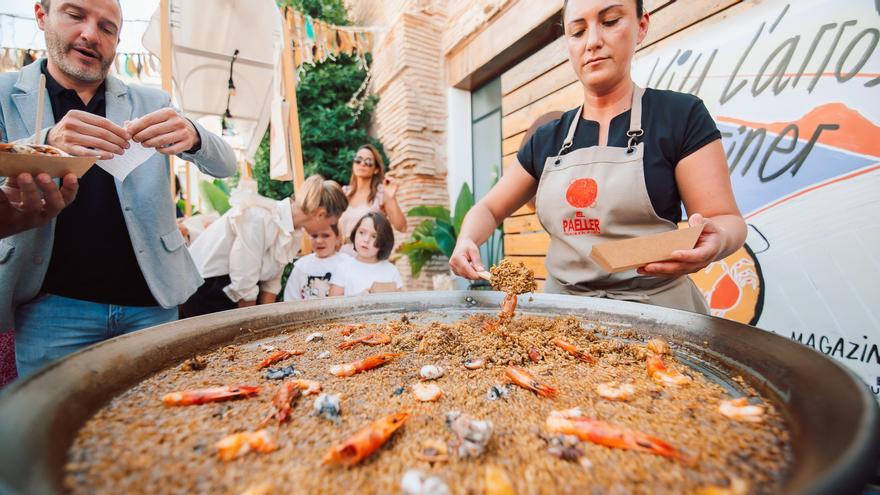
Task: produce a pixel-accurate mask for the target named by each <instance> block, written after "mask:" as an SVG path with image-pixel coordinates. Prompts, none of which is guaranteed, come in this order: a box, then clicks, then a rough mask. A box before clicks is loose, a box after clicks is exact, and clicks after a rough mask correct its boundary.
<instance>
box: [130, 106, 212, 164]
mask: <svg viewBox="0 0 880 495" xmlns="http://www.w3.org/2000/svg"><path fill="white" fill-rule="evenodd" d="M125 128H126V130H127V131H128V132H129V133H130V134H131V136H132V139H134V141H135V142H137V143H141V144H142V145H143V146H145V147H147V148H156V151H158V152H159V153H162V154H163V155H176V154H178V153H183V152H184V151H187V150H190V149H192V148H194V147H195V146H196V145H198V144H200V142H201V141H200V140H199V132H198V131H197V130H196V128H195V126H193V124H192V123H191V122H190V121H189V120H187V119H185V118H184V117H182V116H181V115H180V114H179V113H177V112H176V111H175V110H174V109H173V108H169V107H165V108H162V109H159V110H156V111H155V112H152V113H148V114H147V115H144V116H143V117H141V118H139V119H137V120H132V121H131V122H128V123H127V124H126V127H125Z"/></svg>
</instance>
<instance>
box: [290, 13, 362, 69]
mask: <svg viewBox="0 0 880 495" xmlns="http://www.w3.org/2000/svg"><path fill="white" fill-rule="evenodd" d="M291 13H292V16H291V20H290V22H288V23H287V24H288V25H287V29H288V31H289V32H290V39H291V40H292V41H293V45H294V52H293V58H294V63H295V64H296V66H297V67H300V66H302V65H303V64H310V65H314V64H319V63H321V62H323V61H325V60H334V59H335V58H336V57H338V56H339V55H340V54H342V53H344V54H346V55H349V56H353V57H358V58H361V59H363V58H364V57H365V56H366V54H367V53H369V52H370V51H371V50H372V49H373V41H374V33H375V32H376V31H378V30H379V29H378V28H373V27H357V26H335V25H332V24H327V23H326V22H324V21H322V20H320V19H314V18H312V17H311V16H309V15H306V14H303V13H301V12H298V11H296V10H291Z"/></svg>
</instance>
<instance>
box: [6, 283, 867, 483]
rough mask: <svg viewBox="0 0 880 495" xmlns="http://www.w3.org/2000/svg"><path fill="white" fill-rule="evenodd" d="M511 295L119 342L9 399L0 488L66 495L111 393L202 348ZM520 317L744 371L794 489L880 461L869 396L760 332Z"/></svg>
mask: <svg viewBox="0 0 880 495" xmlns="http://www.w3.org/2000/svg"><path fill="white" fill-rule="evenodd" d="M502 299H503V294H500V293H497V292H486V291H474V292H465V291H454V292H452V291H450V292H425V293H419V292H404V293H392V294H381V295H372V296H366V297H365V296H361V297H347V298H335V299H331V300H323V301H297V302H291V303H280V304H272V305H266V306H256V307H253V308H246V309H238V310H233V311H227V312H223V313H215V314H212V315H206V316H202V317H198V318H190V319H188V320H180V321H177V322H173V323H168V324H165V325H160V326H157V327H153V328H150V329H146V330H142V331H139V332H135V333H132V334H128V335H124V336H121V337H117V338H115V339H111V340H108V341H105V342H102V343H100V344H97V345H95V346H92V347H89V348H87V349H84V350H81V351H79V352H77V353H74V354H72V355H70V356H68V357H67V358H65V359H62V360H59V361H57V362H55V363H52V364H50V365H49V366H47V367H45V368H43V369H42V370H40V371H38V372H36V373H34V374H32V375H31V376H29V377H26V378H24V379H21V380H18V381H17V382H14V383H13V384H11V385H9V386H8V387H6V389H5V390H3V391H2V392H0V445H3V446H14V447H13V448H8V447H4V448H3V449H0V493H7V492H9V493H22V494H25V493H27V494H30V493H62V492H63V488H62V479H63V465H64V462H65V454H66V451H67V449H68V448H69V446H70V445H71V443H72V441H73V439H74V437H75V435H76V432H77V431H78V429H79V428H80V427H81V426H82V425H83V423H85V421H87V420H88V418H89V417H91V415H92V414H94V413H95V412H97V411H98V410H99V409H100V408H101V407H102V406H103V405H104V404H106V403H107V402H108V401H109V400H110V399H111V398H112V397H114V396H116V395H118V394H119V393H121V392H123V391H125V390H126V389H128V388H129V387H131V386H132V385H134V384H136V383H138V382H139V381H141V380H143V379H145V378H146V377H148V376H150V375H152V374H153V373H155V372H157V371H159V370H161V369H165V368H167V367H169V366H174V365H176V364H178V363H179V362H181V361H182V360H183V359H185V358H186V357H190V356H191V355H192V354H194V353H198V352H205V351H206V350H209V349H215V348H218V347H221V346H223V345H226V344H228V343H231V342H232V341H234V340H236V339H238V340H240V341H251V340H257V339H260V338H263V337H268V336H271V335H273V334H276V333H278V332H280V331H281V330H282V329H283V328H289V327H291V326H307V325H308V324H315V323H324V322H328V321H333V320H340V321H351V320H352V318H357V317H359V316H360V317H364V316H372V317H376V316H377V315H388V316H396V317H399V316H401V315H402V314H412V313H419V312H431V313H443V312H445V311H449V312H452V313H455V312H464V311H479V312H488V311H495V310H497V308H498V306H499V304H500V302H501V300H502ZM518 310H519V311H520V312H522V313H525V314H536V315H546V316H555V315H575V316H580V317H583V318H585V319H592V320H596V321H599V322H601V323H602V324H605V325H607V326H609V327H610V328H614V327H615V326H616V327H619V328H622V329H630V330H632V331H634V332H636V333H637V334H639V335H640V336H644V337H649V336H657V335H659V336H663V337H665V338H667V339H669V340H670V341H671V342H672V343H674V344H678V345H679V347H680V348H682V349H685V350H686V351H687V352H689V353H693V354H695V355H697V356H699V357H700V358H703V359H706V360H708V361H711V362H712V363H713V364H714V365H716V366H717V367H719V368H721V369H725V370H727V371H728V372H729V373H738V374H740V375H742V376H743V377H744V378H745V379H746V381H747V382H749V384H750V385H753V386H754V387H755V388H757V389H758V390H759V391H760V392H761V393H762V394H764V395H765V396H766V397H767V398H768V399H769V400H771V401H773V402H774V403H775V405H776V406H777V407H778V408H779V409H780V410H781V411H782V412H783V414H784V416H785V417H786V419H787V420H788V421H789V425H790V427H791V432H792V449H793V454H794V463H793V466H792V468H791V472H790V473H789V477H788V479H787V480H786V481H785V483H784V487H783V489H784V493H787V494H788V493H790V494H797V495H814V494H815V495H818V494H839V493H858V491H859V490H860V489H861V488H862V487H863V486H864V485H865V484H866V483H867V482H868V481H869V480H870V479H872V477H873V476H874V474H875V470H876V467H877V465H878V458H880V412H878V405H877V402H876V400H875V398H874V396H873V394H871V392H870V390H869V389H868V388H867V386H865V385H864V384H863V383H862V382H861V381H860V380H859V378H858V377H856V376H855V375H854V374H853V373H852V372H850V371H849V370H847V369H846V368H845V367H843V366H842V365H840V364H839V363H837V362H836V361H834V360H833V359H831V358H829V357H827V356H825V355H823V354H821V353H819V352H817V351H815V350H813V349H810V348H808V347H806V346H803V345H801V344H798V343H796V342H794V341H791V340H789V339H787V338H785V337H783V336H780V335H776V334H773V333H771V332H764V331H761V330H759V329H757V328H755V327H751V326H748V325H744V324H740V323H736V322H732V321H729V320H724V319H720V318H714V317H708V316H702V315H697V314H693V313H687V312H683V311H677V310H671V309H667V308H660V307H656V306H649V305H646V304H640V303H634V302H624V301H614V300H607V299H596V298H585V297H575V296H564V295H549V294H535V295H534V296H522V297H520V305H519V308H518Z"/></svg>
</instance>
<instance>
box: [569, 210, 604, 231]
mask: <svg viewBox="0 0 880 495" xmlns="http://www.w3.org/2000/svg"><path fill="white" fill-rule="evenodd" d="M562 232H563V233H564V234H565V235H588V234H601V233H602V230H601V229H600V228H599V219H598V218H588V217H587V216H586V215H584V212H582V211H576V212H574V216H572V217H571V218H563V219H562Z"/></svg>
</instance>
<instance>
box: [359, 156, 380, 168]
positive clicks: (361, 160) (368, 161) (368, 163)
mask: <svg viewBox="0 0 880 495" xmlns="http://www.w3.org/2000/svg"><path fill="white" fill-rule="evenodd" d="M354 163H355V164H357V165H360V164H361V163H363V164H365V165H366V166H368V167H372V166H373V165H375V164H376V162H374V161H373V159H372V158H361V157H359V156H356V157H354Z"/></svg>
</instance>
